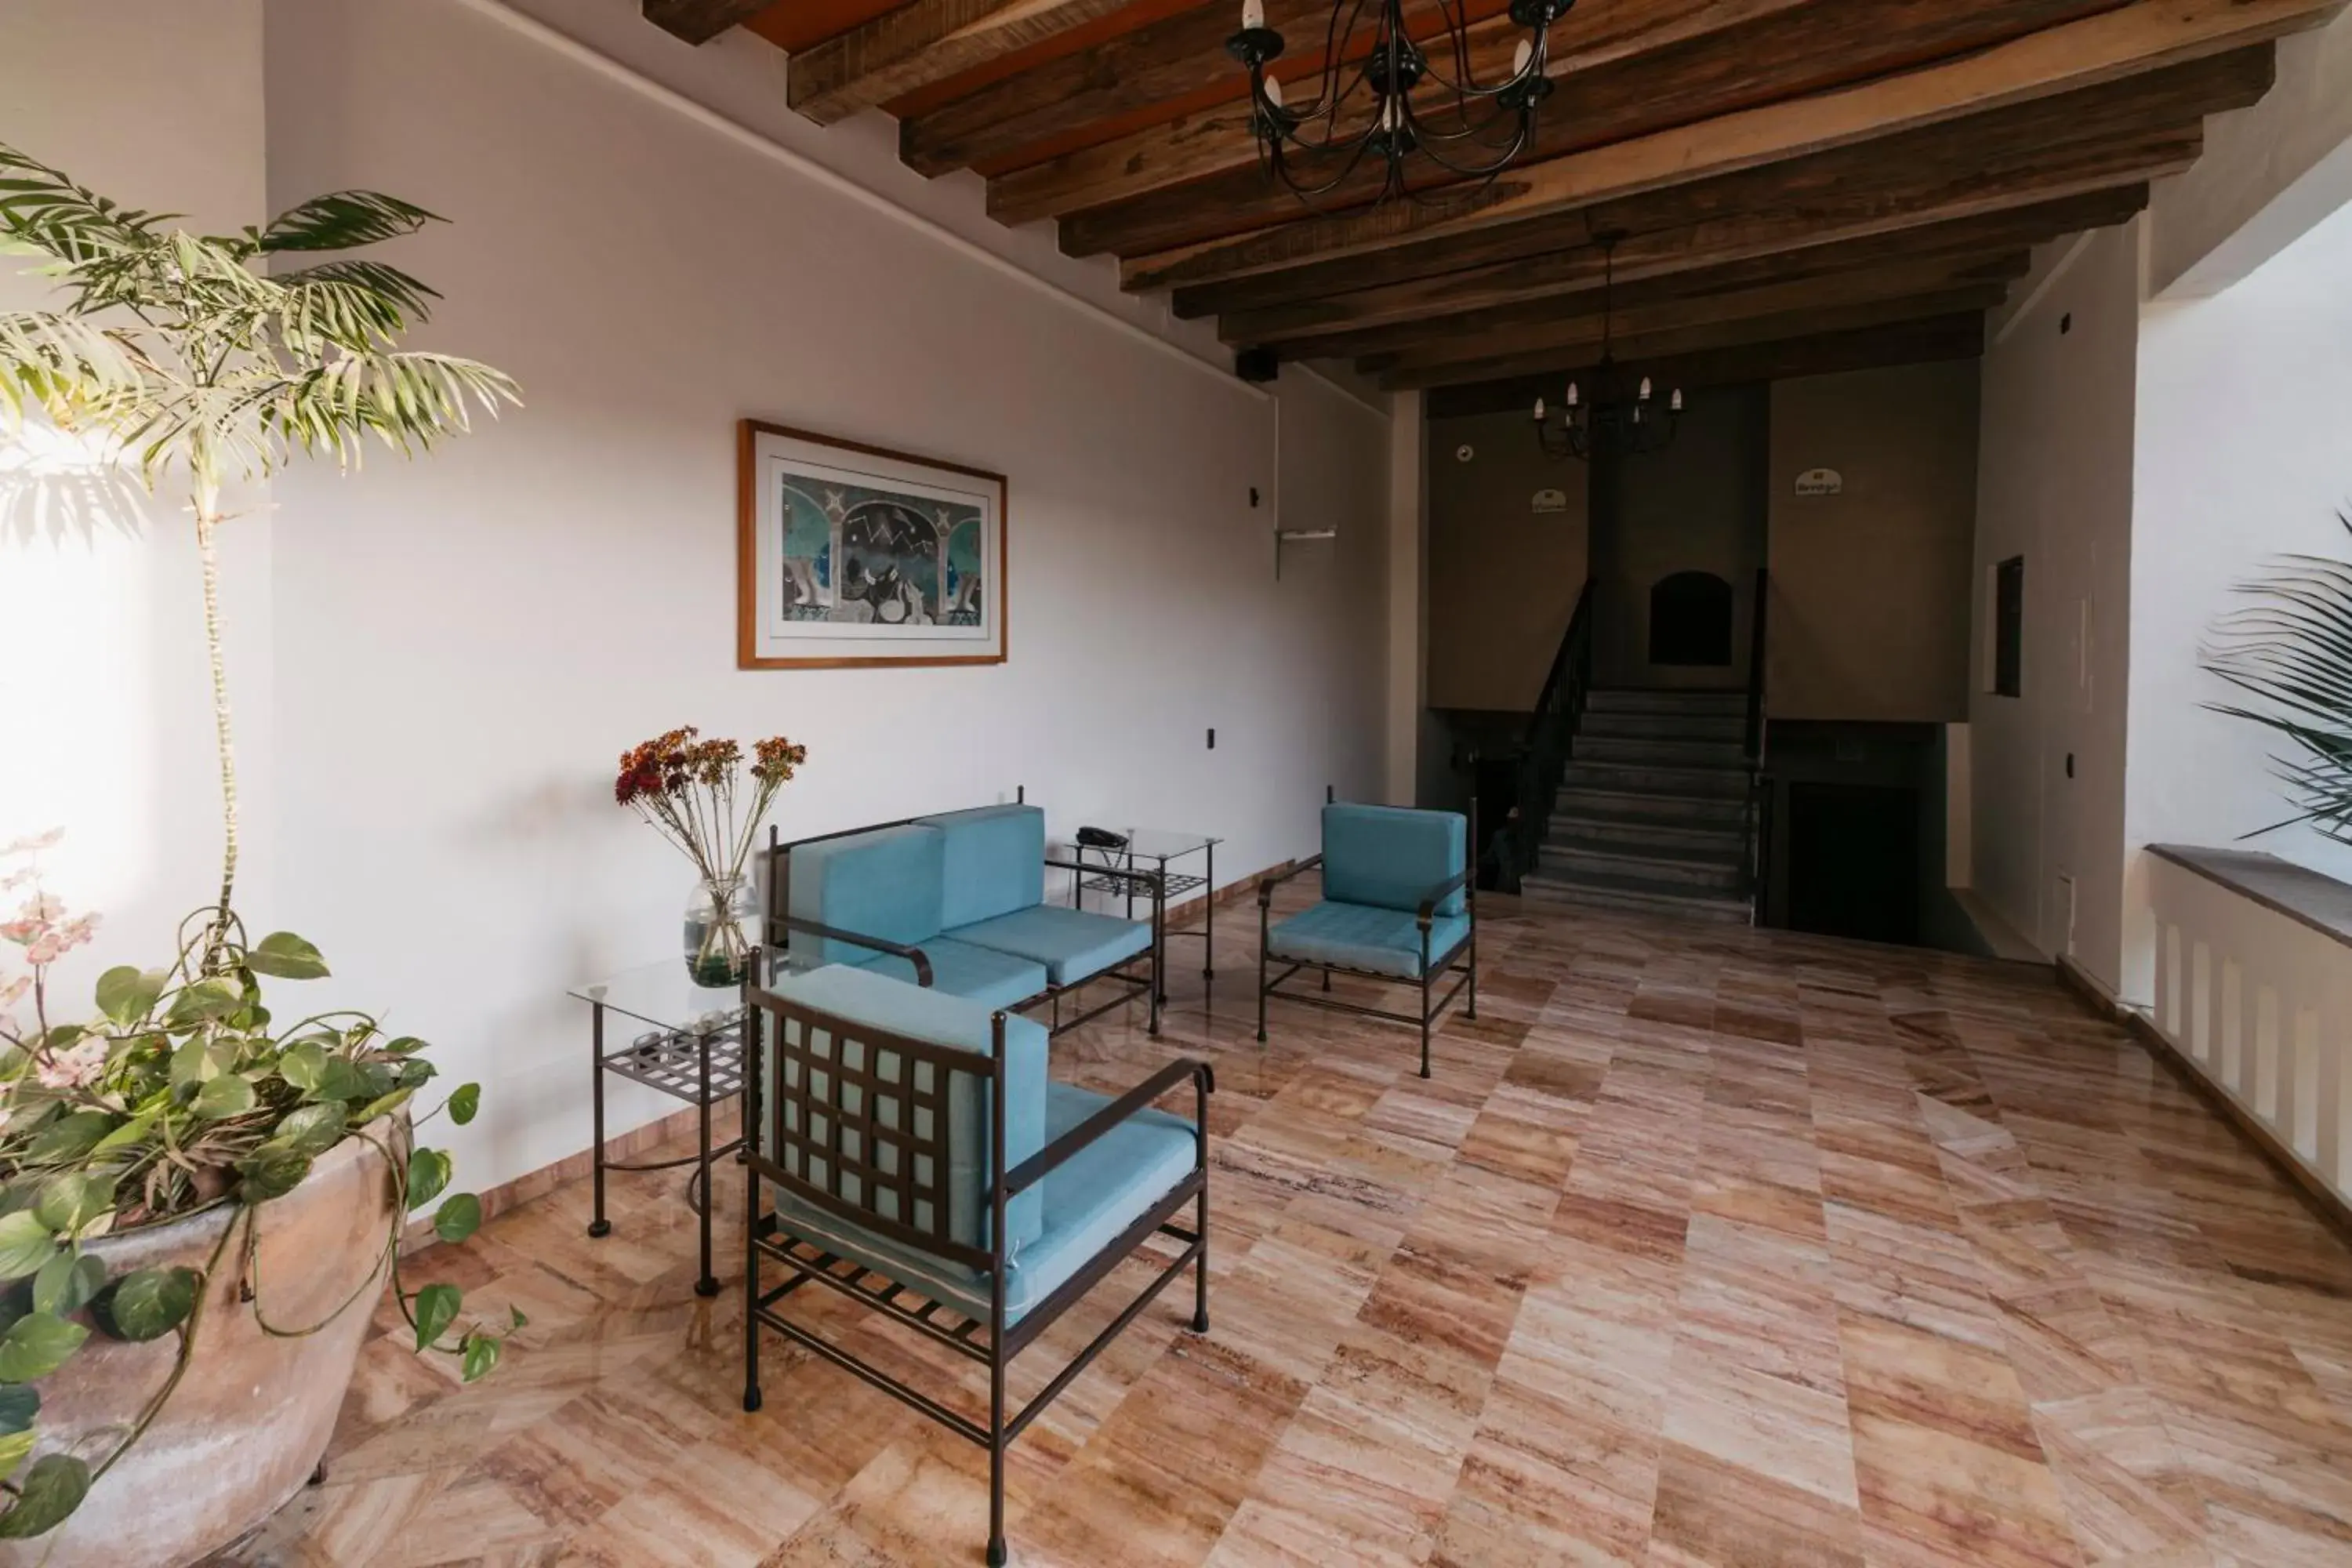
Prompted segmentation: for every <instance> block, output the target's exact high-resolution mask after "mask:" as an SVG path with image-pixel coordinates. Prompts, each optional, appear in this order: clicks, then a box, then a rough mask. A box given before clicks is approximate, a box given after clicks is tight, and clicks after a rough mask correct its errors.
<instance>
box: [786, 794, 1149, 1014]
mask: <svg viewBox="0 0 2352 1568" xmlns="http://www.w3.org/2000/svg"><path fill="white" fill-rule="evenodd" d="M921 820H922V819H921V818H920V817H914V816H902V817H899V818H898V819H897V820H896V821H892V822H869V823H867V824H866V826H863V827H845V828H842V829H840V830H838V831H836V832H833V833H816V834H811V835H810V836H809V837H806V838H795V839H793V840H791V841H790V842H786V841H784V840H783V839H782V838H781V837H779V836H778V834H777V831H776V829H775V828H774V827H773V826H770V827H769V829H768V893H767V921H766V924H767V940H768V943H769V945H770V946H772V947H783V948H789V947H790V946H791V945H792V933H793V932H794V931H800V932H803V933H804V934H806V935H809V936H821V937H824V938H826V939H828V940H830V941H833V942H848V943H851V944H853V945H855V946H858V947H866V948H871V949H873V950H874V951H875V952H887V953H890V954H893V955H895V956H897V957H899V958H903V959H905V960H907V961H908V963H911V964H913V965H914V966H915V984H918V985H921V986H924V987H926V988H928V987H929V985H930V984H931V962H930V959H929V956H928V955H927V954H926V953H925V952H923V950H922V949H921V947H920V946H910V945H908V944H907V943H905V942H890V941H887V940H886V939H884V938H882V937H878V936H869V935H866V933H864V932H862V931H845V930H843V929H841V928H839V927H837V926H828V925H820V924H818V923H817V922H816V921H808V920H803V919H802V918H801V917H800V916H798V915H794V914H789V913H787V912H786V911H785V910H784V898H785V894H786V892H787V891H788V890H789V889H790V887H791V881H790V878H791V870H792V853H793V850H795V849H797V848H799V847H801V846H803V845H804V844H821V843H823V842H824V841H825V840H827V839H830V838H848V837H853V836H855V835H856V834H860V833H873V832H876V831H878V830H879V829H881V828H885V827H905V826H908V825H909V824H911V823H916V822H919V821H921ZM1045 868H1046V869H1047V870H1055V871H1071V872H1076V873H1082V874H1084V875H1087V876H1111V877H1116V878H1122V879H1126V880H1127V881H1128V882H1129V885H1130V886H1132V887H1135V888H1137V889H1141V890H1142V891H1144V892H1146V893H1148V894H1149V895H1150V900H1151V945H1150V948H1148V949H1146V950H1145V951H1144V952H1142V953H1140V954H1139V955H1137V957H1134V958H1126V959H1122V960H1120V961H1119V962H1118V963H1114V964H1112V965H1111V966H1110V967H1109V968H1108V969H1101V970H1097V971H1096V972H1095V973H1092V974H1089V975H1087V977H1086V978H1085V979H1083V980H1080V981H1078V982H1076V984H1069V985H1056V984H1053V983H1051V982H1050V981H1049V982H1047V983H1046V985H1045V989H1044V990H1043V991H1039V992H1036V993H1034V994H1031V995H1028V996H1024V997H1023V998H1022V999H1021V1000H1020V1001H1018V1002H1015V1003H1013V1005H1012V1010H1013V1012H1015V1013H1026V1012H1028V1011H1029V1010H1030V1009H1031V1008H1033V1007H1038V1006H1045V1005H1051V1007H1052V1016H1051V1017H1050V1018H1049V1019H1048V1020H1047V1022H1046V1026H1045V1027H1046V1032H1047V1033H1049V1034H1055V1035H1058V1034H1061V1033H1063V1032H1064V1031H1066V1030H1069V1029H1075V1028H1076V1027H1077V1026H1079V1025H1081V1024H1084V1023H1087V1022H1089V1021H1091V1020H1093V1019H1096V1018H1099V1017H1101V1016H1103V1015H1104V1014H1105V1013H1108V1012H1110V1011H1112V1010H1113V1009H1114V1008H1118V1007H1122V1006H1125V1005H1127V1004H1128V1003H1129V1002H1132V1001H1133V1000H1135V999H1136V998H1137V997H1138V996H1142V997H1144V998H1145V999H1146V1000H1147V1002H1148V1003H1149V1006H1150V1032H1151V1035H1152V1037H1153V1038H1155V1039H1157V1038H1158V1037H1159V1035H1160V1004H1161V1003H1162V1002H1164V1001H1165V1000H1166V999H1167V959H1168V942H1167V938H1168V891H1167V887H1166V884H1165V879H1163V878H1162V877H1161V876H1160V873H1159V872H1157V871H1143V870H1117V869H1106V868H1103V867H1099V866H1091V865H1085V864H1082V863H1080V862H1079V861H1077V860H1075V859H1071V860H1056V859H1053V858H1047V859H1046V861H1045ZM1071 886H1072V892H1071V903H1072V905H1073V906H1074V907H1075V905H1076V901H1077V894H1076V879H1075V878H1074V879H1073V880H1072V884H1071ZM1138 959H1140V960H1141V961H1142V963H1143V969H1142V972H1141V973H1138V972H1137V970H1136V967H1135V966H1136V963H1137V962H1138ZM1097 981H1108V982H1110V983H1111V984H1114V985H1116V986H1117V987H1118V991H1117V993H1116V994H1114V995H1112V996H1111V997H1110V998H1109V999H1108V1000H1107V1001H1103V1002H1098V1003H1097V1004H1096V1005H1094V1006H1092V1007H1089V1008H1087V1010H1086V1011H1085V1012H1083V1013H1080V1014H1078V1015H1076V1016H1074V1017H1070V1018H1065V1017H1063V1016H1062V998H1063V997H1065V996H1071V995H1075V994H1077V993H1078V992H1079V991H1080V990H1082V989H1084V988H1085V987H1087V986H1088V985H1092V984H1096V983H1097Z"/></svg>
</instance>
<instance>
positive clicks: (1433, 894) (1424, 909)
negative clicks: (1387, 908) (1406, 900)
mask: <svg viewBox="0 0 2352 1568" xmlns="http://www.w3.org/2000/svg"><path fill="white" fill-rule="evenodd" d="M1469 880H1470V868H1469V867H1467V866H1465V867H1463V868H1462V869H1460V870H1459V871H1456V872H1454V875H1452V876H1451V877H1448V878H1446V879H1445V880H1444V881H1443V882H1440V883H1439V884H1438V885H1437V886H1435V887H1434V888H1432V889H1429V891H1428V892H1427V893H1426V894H1424V895H1423V898H1422V900H1421V910H1420V911H1419V913H1418V914H1417V915H1416V917H1415V918H1416V919H1418V920H1419V921H1421V929H1422V930H1423V931H1427V930H1428V929H1429V925H1430V922H1431V921H1433V920H1435V919H1436V918H1437V906H1438V905H1439V904H1440V903H1442V902H1444V900H1447V899H1450V898H1452V897H1453V896H1454V894H1455V893H1457V892H1459V891H1460V890H1461V889H1463V888H1464V887H1465V886H1467V885H1468V883H1469Z"/></svg>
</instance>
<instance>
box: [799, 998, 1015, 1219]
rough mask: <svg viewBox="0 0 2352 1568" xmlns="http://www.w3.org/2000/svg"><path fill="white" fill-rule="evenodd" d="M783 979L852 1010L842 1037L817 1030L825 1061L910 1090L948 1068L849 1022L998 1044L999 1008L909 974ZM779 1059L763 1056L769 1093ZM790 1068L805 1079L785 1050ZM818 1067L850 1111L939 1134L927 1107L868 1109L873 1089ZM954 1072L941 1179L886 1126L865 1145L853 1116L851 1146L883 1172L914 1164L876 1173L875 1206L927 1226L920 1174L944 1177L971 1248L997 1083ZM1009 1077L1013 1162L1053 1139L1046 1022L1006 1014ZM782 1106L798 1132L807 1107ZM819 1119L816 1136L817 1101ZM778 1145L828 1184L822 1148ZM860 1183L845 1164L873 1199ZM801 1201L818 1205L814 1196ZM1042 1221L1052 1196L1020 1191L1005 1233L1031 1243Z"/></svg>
mask: <svg viewBox="0 0 2352 1568" xmlns="http://www.w3.org/2000/svg"><path fill="white" fill-rule="evenodd" d="M774 989H775V993H776V994H778V995H780V996H782V997H784V998H785V999H786V1000H787V1001H791V1002H795V1003H798V1004H800V1005H803V1006H805V1007H809V1008H813V1009H814V1010H816V1011H819V1012H823V1013H826V1014H829V1015H832V1016H835V1017H836V1018H839V1019H841V1020H843V1022H844V1025H845V1027H844V1028H843V1029H842V1030H841V1031H840V1033H841V1035H842V1036H843V1038H842V1039H839V1040H837V1039H836V1038H835V1035H834V1033H832V1032H828V1031H825V1030H821V1029H820V1030H814V1031H813V1038H812V1041H811V1043H810V1047H809V1049H810V1051H811V1052H812V1053H813V1054H814V1055H815V1056H816V1057H818V1058H823V1059H824V1060H839V1061H841V1062H842V1063H843V1064H844V1066H845V1067H846V1068H848V1069H849V1070H850V1071H852V1072H860V1073H866V1074H868V1075H870V1076H872V1077H874V1078H876V1079H880V1080H882V1081H884V1082H887V1083H909V1082H910V1080H911V1085H910V1086H911V1088H912V1089H913V1090H915V1091H917V1092H918V1093H920V1094H922V1095H924V1096H925V1097H940V1086H939V1085H938V1084H937V1083H936V1081H935V1079H937V1077H938V1076H939V1075H940V1068H938V1067H937V1066H936V1065H935V1064H933V1063H930V1062H923V1061H909V1060H908V1058H906V1057H905V1056H904V1055H903V1053H899V1052H893V1051H889V1050H887V1049H881V1048H877V1047H869V1046H868V1045H867V1044H866V1042H864V1041H862V1040H860V1039H859V1038H858V1037H857V1035H856V1031H855V1029H854V1028H851V1027H848V1026H854V1025H866V1026H870V1027H872V1028H874V1029H877V1030H881V1031H885V1032H887V1033H889V1034H893V1035H902V1036H906V1037H909V1038H912V1039H917V1040H924V1041H928V1042H930V1043H932V1044H936V1045H942V1046H952V1047H955V1048H957V1049H959V1050H965V1051H975V1052H978V1053H979V1054H980V1055H982V1056H983V1057H986V1056H988V1055H990V1054H991V1053H992V1050H993V1048H994V1033H993V1014H994V1011H995V1009H993V1008H991V1007H988V1006H985V1005H982V1004H980V1003H977V1002H972V1001H970V1000H967V999H965V998H962V997H958V996H951V995H948V994H944V993H941V992H939V991H927V990H924V989H922V988H921V987H919V986H915V985H908V984H902V983H900V982H898V981H896V980H892V979H889V978H887V976H884V975H880V974H876V973H872V972H871V971H869V970H865V969H857V968H851V967H848V966H845V965H841V964H829V965H827V966H826V967H824V968H823V969H817V970H813V971H811V972H809V973H802V974H791V975H786V976H785V977H783V978H782V979H781V980H779V981H778V982H777V983H776V985H775V987H774ZM778 1027H781V1028H784V1029H790V1030H798V1029H800V1028H802V1027H803V1026H802V1025H799V1024H795V1023H793V1022H791V1021H789V1020H786V1021H783V1022H782V1023H781V1024H780V1025H778ZM777 1060H778V1053H777V1052H776V1050H775V1049H774V1048H773V1047H771V1048H770V1050H769V1052H768V1053H767V1060H766V1061H764V1062H763V1063H762V1064H761V1069H762V1075H763V1081H764V1083H765V1085H766V1089H765V1092H766V1093H768V1094H769V1095H771V1096H772V1095H773V1094H774V1093H775V1089H776V1076H775V1068H776V1064H777ZM783 1066H784V1082H785V1084H786V1085H787V1086H789V1087H793V1088H797V1087H799V1084H800V1076H799V1075H800V1071H801V1068H800V1064H798V1063H796V1062H794V1061H793V1060H792V1059H791V1058H788V1057H787V1058H783ZM909 1069H911V1072H910V1070H909ZM946 1077H947V1079H948V1082H947V1084H946V1086H945V1093H944V1096H943V1099H944V1102H945V1104H946V1107H947V1114H948V1142H949V1159H950V1169H949V1171H948V1173H947V1176H946V1179H945V1182H944V1183H943V1184H941V1183H940V1182H939V1180H938V1179H937V1178H936V1176H935V1175H934V1174H933V1173H932V1172H931V1171H930V1170H929V1168H928V1163H927V1161H926V1160H925V1159H924V1158H923V1157H920V1156H913V1155H911V1153H910V1152H909V1151H908V1147H907V1146H906V1145H902V1144H899V1143H898V1142H896V1141H894V1140H890V1139H888V1138H887V1137H885V1136H883V1135H881V1134H879V1133H877V1134H876V1135H875V1137H874V1139H873V1143H874V1147H873V1148H872V1149H871V1150H870V1151H869V1150H866V1149H865V1148H863V1147H862V1145H861V1143H860V1140H861V1139H862V1138H863V1137H864V1136H865V1135H864V1134H862V1133H861V1132H859V1131H856V1130H855V1129H854V1128H853V1127H852V1126H850V1125H848V1124H845V1126H844V1128H843V1139H844V1142H843V1149H842V1152H844V1153H845V1154H846V1155H849V1156H851V1157H853V1158H856V1160H858V1161H860V1162H861V1163H865V1164H866V1165H870V1166H872V1167H874V1168H875V1169H877V1170H880V1171H883V1172H885V1173H898V1172H902V1171H906V1170H908V1167H909V1166H910V1165H912V1166H913V1167H915V1168H914V1169H913V1171H912V1173H911V1181H910V1184H909V1185H908V1187H906V1188H904V1189H901V1188H899V1187H897V1186H892V1185H885V1184H882V1183H881V1182H878V1181H877V1191H876V1193H875V1194H874V1201H873V1204H872V1207H873V1208H874V1209H875V1210H876V1211H877V1213H879V1214H881V1215H882V1216H883V1217H884V1218H886V1219H890V1220H896V1221H898V1222H899V1223H901V1224H905V1225H911V1226H915V1227H916V1228H917V1229H919V1230H922V1231H925V1232H927V1233H928V1232H929V1230H930V1229H931V1227H932V1226H934V1225H935V1224H936V1223H937V1220H936V1218H935V1217H934V1210H933V1208H932V1204H931V1200H930V1199H929V1198H927V1197H924V1196H922V1195H920V1194H919V1193H917V1192H915V1191H914V1184H920V1185H922V1186H924V1187H934V1186H939V1187H942V1188H943V1190H944V1192H945V1194H946V1195H947V1199H948V1233H949V1235H950V1237H952V1238H953V1239H955V1240H957V1241H960V1242H962V1243H964V1244H966V1245H967V1246H971V1247H985V1246H986V1245H988V1211H989V1202H988V1184H989V1179H990V1178H989V1166H988V1135H989V1126H988V1118H989V1111H988V1096H989V1092H990V1089H989V1085H988V1082H987V1080H986V1079H981V1078H977V1077H975V1076H973V1075H971V1074H969V1073H961V1072H951V1073H948V1074H946ZM814 1078H815V1079H816V1081H815V1083H814V1085H813V1089H812V1092H813V1093H814V1094H815V1095H816V1096H817V1097H818V1099H819V1100H820V1102H821V1103H824V1104H828V1105H832V1106H835V1107H837V1108H839V1109H840V1110H843V1111H845V1112H847V1113H848V1114H849V1115H851V1116H859V1117H862V1116H866V1115H869V1114H871V1116H872V1117H873V1119H874V1120H875V1121H877V1122H880V1123H883V1124H885V1125H890V1126H897V1127H900V1128H903V1129H905V1130H906V1131H908V1133H909V1134H910V1135H912V1136H915V1137H922V1138H929V1136H930V1135H931V1121H930V1118H931V1114H932V1113H931V1111H930V1110H928V1109H926V1108H924V1107H921V1106H919V1105H916V1104H913V1103H911V1102H908V1103H899V1102H898V1101H896V1100H893V1099H892V1098H891V1097H888V1096H885V1095H881V1094H879V1093H877V1100H880V1101H881V1103H880V1104H879V1105H877V1107H875V1108H874V1110H872V1111H871V1112H870V1113H869V1111H868V1110H867V1107H866V1102H865V1096H866V1089H864V1088H863V1087H862V1086H860V1085H859V1084H857V1083H856V1082H855V1081H852V1080H850V1079H841V1080H839V1081H837V1082H836V1081H831V1080H830V1075H829V1074H827V1073H824V1072H823V1071H821V1070H820V1071H816V1072H815V1073H814ZM1004 1083H1005V1088H1004V1158H1005V1163H1006V1164H1007V1166H1008V1167H1010V1166H1012V1165H1017V1164H1019V1163H1021V1162H1022V1161H1023V1160H1025V1159H1027V1158H1028V1157H1029V1156H1030V1155H1032V1154H1034V1153H1035V1152H1037V1151H1038V1150H1040V1149H1042V1148H1044V1147H1045V1140H1046V1138H1047V1137H1048V1135H1049V1133H1048V1129H1047V1114H1046V1111H1047V1102H1046V1089H1047V1081H1046V1078H1045V1026H1044V1025H1042V1024H1039V1023H1036V1022H1034V1020H1032V1019H1028V1018H1022V1017H1014V1016H1007V1017H1006V1018H1005V1020H1004ZM768 1103H769V1104H770V1105H774V1104H775V1103H776V1101H775V1100H774V1099H772V1098H771V1099H770V1100H769V1101H768ZM783 1109H784V1115H785V1127H786V1131H787V1132H788V1133H797V1132H799V1131H800V1130H801V1129H800V1121H799V1108H798V1106H796V1105H794V1104H793V1103H791V1102H790V1101H787V1102H786V1103H785V1105H784V1107H783ZM909 1118H911V1119H912V1120H911V1121H909V1120H908V1119H909ZM810 1122H811V1126H810V1128H809V1130H808V1135H809V1136H810V1137H811V1138H813V1139H815V1140H818V1141H823V1140H825V1139H826V1138H827V1137H828V1136H829V1134H830V1131H831V1128H830V1126H829V1125H828V1122H829V1119H828V1118H827V1117H826V1116H825V1115H824V1112H823V1111H822V1110H812V1111H811V1113H810ZM769 1152H770V1153H771V1154H772V1155H773V1156H774V1157H775V1158H776V1163H779V1164H781V1165H782V1166H783V1168H784V1169H785V1170H787V1171H789V1172H791V1173H793V1174H794V1175H796V1176H799V1177H801V1178H802V1179H803V1180H804V1181H808V1182H811V1183H814V1184H817V1185H819V1186H824V1185H825V1184H826V1182H827V1180H828V1172H827V1169H826V1166H827V1162H826V1160H825V1159H824V1156H823V1154H822V1153H817V1152H810V1151H805V1150H800V1149H795V1148H793V1147H791V1146H789V1145H788V1146H786V1147H784V1148H781V1149H772V1150H770V1151H769ZM860 1183H861V1178H860V1177H859V1176H858V1175H856V1174H854V1173H845V1175H844V1178H843V1189H842V1191H841V1193H840V1194H839V1195H841V1196H843V1197H845V1198H846V1199H848V1200H849V1201H851V1202H853V1203H864V1202H865V1198H864V1196H863V1195H862V1194H863V1189H862V1187H861V1185H860ZM910 1199H911V1202H910V1201H909V1200H910ZM799 1206H801V1207H804V1208H811V1209H814V1207H815V1206H816V1205H799ZM1044 1220H1045V1200H1044V1198H1043V1197H1042V1196H1040V1195H1039V1194H1034V1193H1023V1194H1020V1195H1019V1196H1017V1197H1015V1198H1014V1199H1013V1201H1012V1203H1011V1204H1009V1205H1007V1206H1006V1209H1005V1225H1004V1229H1005V1235H1006V1237H1008V1238H1009V1239H1010V1240H1012V1241H1013V1242H1014V1243H1016V1244H1017V1243H1021V1242H1025V1241H1027V1240H1029V1239H1031V1238H1033V1237H1036V1236H1037V1235H1038V1234H1039V1233H1040V1231H1041V1230H1042V1229H1043V1226H1044Z"/></svg>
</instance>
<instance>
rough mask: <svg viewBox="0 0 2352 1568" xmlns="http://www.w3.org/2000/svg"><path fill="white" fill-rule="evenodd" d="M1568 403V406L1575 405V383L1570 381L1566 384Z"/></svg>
mask: <svg viewBox="0 0 2352 1568" xmlns="http://www.w3.org/2000/svg"><path fill="white" fill-rule="evenodd" d="M1568 405H1569V406H1570V408H1573V407H1575V406H1576V383H1574V382H1572V381H1571V382H1570V383H1569V384H1568Z"/></svg>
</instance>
